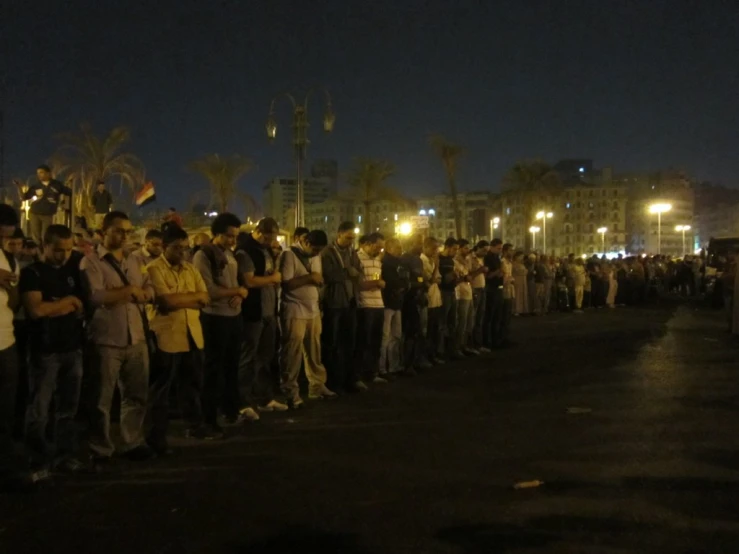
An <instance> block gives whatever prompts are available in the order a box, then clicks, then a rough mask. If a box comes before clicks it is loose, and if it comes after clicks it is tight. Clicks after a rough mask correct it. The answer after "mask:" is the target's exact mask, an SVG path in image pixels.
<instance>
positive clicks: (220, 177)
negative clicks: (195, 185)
mask: <svg viewBox="0 0 739 554" xmlns="http://www.w3.org/2000/svg"><path fill="white" fill-rule="evenodd" d="M187 167H188V169H189V170H190V171H192V172H194V173H199V174H200V175H202V176H203V177H204V178H205V179H206V180H207V181H208V183H210V187H211V192H212V194H213V196H214V197H215V198H216V199H217V201H218V205H219V209H220V211H221V213H223V212H226V211H228V205H229V203H230V202H231V200H232V199H233V197H234V196H235V195H236V194H237V192H238V191H237V188H236V183H237V182H238V181H239V179H241V178H242V177H243V176H244V175H246V174H247V173H248V172H249V171H250V170H251V169H252V168H253V167H254V163H253V162H252V161H251V160H250V159H249V158H247V157H245V156H242V155H241V154H233V155H231V156H228V157H223V156H221V155H220V154H206V155H205V156H203V157H202V158H198V159H197V160H193V161H191V162H190V163H189V164H188V165H187Z"/></svg>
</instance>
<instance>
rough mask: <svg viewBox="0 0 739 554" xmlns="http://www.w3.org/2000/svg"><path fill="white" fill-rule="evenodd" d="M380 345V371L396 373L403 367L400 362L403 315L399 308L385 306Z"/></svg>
mask: <svg viewBox="0 0 739 554" xmlns="http://www.w3.org/2000/svg"><path fill="white" fill-rule="evenodd" d="M384 312H385V313H384V317H383V322H382V345H381V347H380V373H381V374H382V373H385V372H387V373H397V372H399V371H401V370H402V369H403V367H402V366H401V362H400V342H401V340H402V338H403V315H402V312H401V311H400V310H390V309H388V308H385V310H384Z"/></svg>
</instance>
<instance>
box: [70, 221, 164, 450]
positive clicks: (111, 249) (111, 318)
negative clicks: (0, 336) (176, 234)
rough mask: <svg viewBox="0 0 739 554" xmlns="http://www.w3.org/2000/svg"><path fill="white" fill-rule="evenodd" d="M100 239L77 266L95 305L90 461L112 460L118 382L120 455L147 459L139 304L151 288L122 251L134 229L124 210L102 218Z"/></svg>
mask: <svg viewBox="0 0 739 554" xmlns="http://www.w3.org/2000/svg"><path fill="white" fill-rule="evenodd" d="M102 231H103V243H102V244H101V245H99V246H98V248H97V251H96V253H95V254H93V255H91V256H87V257H85V258H84V259H83V260H82V263H81V265H80V267H81V270H82V275H83V283H84V285H85V286H86V287H87V294H88V300H89V302H90V305H91V306H92V307H93V308H94V312H93V314H92V317H91V318H90V320H89V324H88V337H89V339H90V341H91V342H92V344H93V346H94V354H93V367H94V371H95V373H96V377H97V379H98V382H97V390H96V393H97V401H96V403H95V406H94V407H93V421H92V422H91V424H90V449H91V450H92V453H93V458H92V461H93V464H105V463H107V462H108V461H110V459H111V456H112V455H113V451H114V447H113V442H112V441H111V439H110V409H111V404H112V403H113V393H114V392H115V389H116V385H119V388H120V391H121V421H120V426H121V438H122V440H123V446H124V453H123V454H124V456H126V457H128V458H129V459H131V460H136V461H139V460H148V459H150V458H151V457H152V456H153V455H154V452H153V451H152V450H151V449H150V448H149V447H148V446H146V441H145V440H144V432H143V425H144V416H145V415H146V403H147V397H148V391H149V349H148V347H147V341H146V324H145V317H146V316H145V315H144V312H143V310H142V306H143V305H144V304H147V303H149V302H151V301H152V299H153V297H154V289H153V288H152V286H151V284H150V282H149V279H148V276H144V275H142V274H141V269H140V267H139V265H138V263H136V262H134V261H131V260H129V259H128V258H125V257H124V255H123V250H124V248H125V246H126V241H127V240H128V237H129V236H130V235H131V234H132V233H133V228H132V225H131V221H130V220H129V219H128V216H127V215H126V214H124V213H123V212H117V211H113V212H108V213H107V214H106V216H105V218H104V219H103V227H102Z"/></svg>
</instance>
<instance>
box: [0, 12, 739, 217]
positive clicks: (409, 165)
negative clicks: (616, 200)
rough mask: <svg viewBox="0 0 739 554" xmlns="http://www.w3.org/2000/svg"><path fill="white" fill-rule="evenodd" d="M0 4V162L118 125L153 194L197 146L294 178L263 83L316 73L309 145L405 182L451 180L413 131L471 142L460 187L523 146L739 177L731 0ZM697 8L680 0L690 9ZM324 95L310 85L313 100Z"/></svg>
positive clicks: (483, 178)
mask: <svg viewBox="0 0 739 554" xmlns="http://www.w3.org/2000/svg"><path fill="white" fill-rule="evenodd" d="M54 4H57V3H51V2H45V3H43V6H44V7H43V8H39V6H41V5H42V4H41V3H39V2H29V3H26V2H21V1H20V0H18V1H12V0H11V1H10V2H4V3H3V10H4V13H3V16H2V18H1V20H0V40H2V45H1V46H2V55H3V56H4V57H3V59H2V64H1V65H0V68H1V69H2V70H3V71H4V75H3V85H4V89H5V90H4V91H3V94H2V99H1V100H2V102H3V106H4V110H5V113H6V129H5V133H6V166H7V170H6V173H9V174H10V175H14V176H15V175H27V174H30V173H32V172H33V170H34V168H35V166H36V165H37V164H38V163H39V162H40V161H42V160H44V159H45V158H46V157H47V156H48V155H49V154H50V153H51V152H52V151H53V149H54V141H53V136H54V134H55V133H58V132H60V131H64V130H70V129H73V128H75V127H76V126H77V125H78V124H79V123H80V122H81V121H89V122H91V123H92V124H93V125H94V127H95V128H96V129H97V130H98V132H102V131H103V130H106V129H108V128H110V127H111V126H113V125H116V124H126V125H129V126H130V127H131V128H132V131H133V142H132V143H131V146H130V149H131V150H132V151H133V152H134V153H136V154H138V155H139V156H140V157H141V158H142V159H143V161H144V163H145V164H146V166H147V172H148V177H149V178H151V179H153V180H154V182H155V184H156V185H157V189H158V190H157V192H158V196H159V197H160V198H161V200H162V202H161V203H160V206H162V205H168V204H179V205H180V207H182V208H184V207H185V206H184V204H185V200H184V198H185V196H184V194H183V192H185V193H187V194H189V193H191V192H193V191H195V190H197V189H198V188H205V184H204V183H201V182H200V181H199V179H198V177H197V176H194V175H191V174H189V173H187V172H186V170H185V169H184V166H185V164H186V163H187V161H188V160H190V159H192V158H193V157H196V156H198V155H201V154H204V153H208V152H218V153H222V154H229V153H233V152H241V153H244V154H246V155H248V156H249V157H251V158H253V159H254V161H255V162H256V163H257V165H258V168H257V169H256V170H255V171H253V172H252V173H250V174H249V175H247V177H246V178H245V179H244V181H243V187H244V188H245V189H246V190H248V191H249V192H251V193H252V194H254V195H255V196H256V197H257V199H258V200H259V201H260V202H261V198H262V194H261V187H262V186H263V184H264V183H265V182H266V181H267V180H269V179H270V178H271V177H272V176H275V175H286V176H290V175H292V174H293V165H292V158H291V149H290V133H289V122H290V113H289V110H288V107H287V105H286V104H283V105H281V106H280V108H279V112H278V123H279V124H280V127H279V129H278V140H277V141H276V143H275V144H273V145H270V144H268V142H267V140H266V138H265V134H264V123H265V119H266V115H267V111H268V105H269V101H270V99H271V98H272V96H273V95H274V94H276V93H278V92H281V91H287V90H290V91H295V92H300V91H304V90H306V89H307V88H308V87H309V86H310V85H312V84H314V83H315V84H324V85H326V86H327V87H328V88H329V89H330V91H331V93H332V95H333V98H334V107H335V111H336V114H337V122H336V129H335V133H334V134H333V135H330V136H328V137H324V136H323V134H322V131H321V115H322V107H321V106H320V105H319V103H317V102H315V101H314V102H313V104H312V106H311V108H310V109H309V114H310V121H311V124H312V128H311V139H312V145H311V146H310V148H309V156H310V157H313V158H323V157H328V158H336V159H338V160H339V164H340V169H343V170H346V169H347V167H348V164H349V162H350V160H351V158H352V157H353V156H376V157H381V158H386V159H388V160H390V161H392V162H393V163H395V164H396V166H397V169H398V172H397V176H396V177H395V178H394V179H393V181H392V182H393V183H394V184H396V185H397V186H399V187H402V188H403V189H404V190H405V191H406V192H407V193H409V194H420V193H422V192H426V193H428V192H430V191H434V192H436V191H438V192H441V191H443V190H445V188H444V187H445V182H444V176H443V173H442V170H441V167H440V164H439V162H438V161H437V160H435V159H434V158H433V157H432V155H431V153H430V150H429V147H428V145H427V141H426V137H427V135H428V134H429V133H430V132H433V131H438V132H440V133H442V134H444V135H446V136H448V138H450V139H453V140H455V141H457V142H459V143H461V144H462V145H464V146H465V147H466V149H467V157H466V159H465V161H464V163H463V165H462V167H461V170H460V185H461V187H462V188H463V189H493V190H495V189H497V188H498V183H499V182H500V178H501V176H502V175H503V173H504V172H505V170H506V169H507V168H508V167H509V166H510V165H511V164H512V163H514V162H515V161H516V160H518V159H521V158H534V157H540V158H544V159H547V160H549V161H552V162H553V161H556V160H557V159H559V158H566V157H590V158H594V159H595V161H596V165H597V166H599V167H600V166H604V165H612V166H614V167H615V168H616V170H641V169H644V170H646V169H658V168H663V167H669V166H673V167H681V168H684V169H686V170H687V171H689V172H690V173H691V174H692V175H694V176H696V177H698V178H700V179H707V180H713V181H719V182H723V183H724V184H728V185H732V186H739V178H737V175H739V155H738V154H739V151H738V150H737V147H738V146H739V26H738V22H739V18H738V16H737V13H739V12H738V11H737V9H736V4H735V3H734V2H731V1H724V2H721V1H718V0H707V1H704V2H683V1H678V0H665V1H661V0H659V1H658V0H638V1H628V0H618V1H608V0H602V1H597V2H596V1H581V2H576V1H567V2H565V1H564V0H561V1H556V2H551V1H550V2H533V1H524V0H520V1H517V2H516V1H513V2H503V1H495V2H493V1H485V2H476V1H473V0H468V1H462V0H456V1H455V0H427V1H420V0H419V1H416V0H395V1H390V0H374V1H358V0H323V1H321V0H314V1H306V0H302V1H292V2H291V1H287V0H271V1H263V0H242V1H221V2H214V1H207V0H199V1H193V0H179V1H176V2H173V1H170V0H148V1H145V2H142V1H127V0H119V1H116V2H110V1H108V0H99V1H97V2H93V1H91V0H88V1H86V2H80V1H75V0H72V1H69V2H59V3H58V4H60V5H59V6H57V5H54ZM691 6H692V7H691ZM316 98H318V97H316Z"/></svg>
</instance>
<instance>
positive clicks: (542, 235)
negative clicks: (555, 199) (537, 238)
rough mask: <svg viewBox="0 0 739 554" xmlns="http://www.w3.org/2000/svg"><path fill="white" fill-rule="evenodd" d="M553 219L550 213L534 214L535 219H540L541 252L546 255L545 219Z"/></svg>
mask: <svg viewBox="0 0 739 554" xmlns="http://www.w3.org/2000/svg"><path fill="white" fill-rule="evenodd" d="M552 217H554V214H553V213H552V212H539V213H537V214H536V219H541V226H542V233H541V239H542V247H541V251H542V252H543V253H545V254H546V252H547V219H551V218H552Z"/></svg>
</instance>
